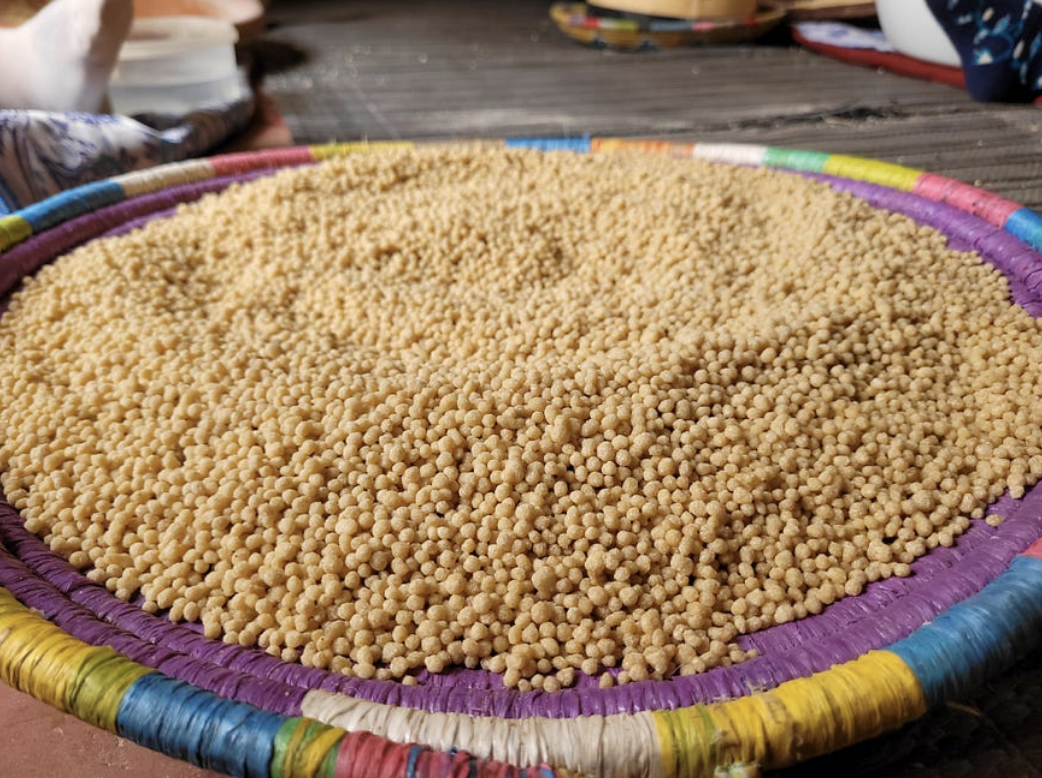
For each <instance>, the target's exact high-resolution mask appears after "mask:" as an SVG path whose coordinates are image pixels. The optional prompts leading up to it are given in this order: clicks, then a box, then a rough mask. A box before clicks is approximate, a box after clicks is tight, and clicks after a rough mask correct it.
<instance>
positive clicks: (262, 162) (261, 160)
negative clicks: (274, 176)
mask: <svg viewBox="0 0 1042 778" xmlns="http://www.w3.org/2000/svg"><path fill="white" fill-rule="evenodd" d="M313 161H314V157H313V156H312V155H311V149H309V148H307V147H306V146H297V147H293V148H288V149H272V150H270V151H249V152H242V153H239V154H222V155H221V156H219V157H211V158H210V160H209V162H210V164H211V165H213V169H214V172H215V173H216V174H217V175H218V176H228V175H235V174H238V173H248V172H250V171H251V170H260V169H262V168H273V167H286V166H289V165H299V164H304V163H307V162H313Z"/></svg>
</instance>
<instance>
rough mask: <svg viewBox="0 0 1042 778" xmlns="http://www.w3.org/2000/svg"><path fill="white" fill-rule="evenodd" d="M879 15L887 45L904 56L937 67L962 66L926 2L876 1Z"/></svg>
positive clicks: (903, 0)
mask: <svg viewBox="0 0 1042 778" xmlns="http://www.w3.org/2000/svg"><path fill="white" fill-rule="evenodd" d="M876 15H877V16H878V17H879V26H880V27H881V28H882V29H883V34H884V35H885V36H886V39H887V41H889V43H890V45H891V46H893V47H894V49H896V50H897V51H898V52H900V53H901V54H904V55H906V56H909V57H915V58H916V59H921V60H924V61H925V62H933V63H934V64H937V65H949V66H951V67H961V66H962V63H961V62H960V60H959V53H958V52H957V51H956V50H955V46H953V45H952V42H951V40H949V39H948V35H947V34H946V33H945V32H944V28H943V27H941V25H940V24H939V23H938V22H937V20H936V19H935V18H934V15H933V13H932V12H931V11H930V9H929V7H928V6H927V5H926V0H876Z"/></svg>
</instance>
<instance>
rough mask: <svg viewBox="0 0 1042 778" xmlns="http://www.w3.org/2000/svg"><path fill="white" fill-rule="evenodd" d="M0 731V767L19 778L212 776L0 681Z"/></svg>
mask: <svg viewBox="0 0 1042 778" xmlns="http://www.w3.org/2000/svg"><path fill="white" fill-rule="evenodd" d="M0 732H2V733H3V737H2V739H0V764H2V765H3V768H0V771H2V772H3V773H4V774H5V775H6V774H10V775H18V776H20V778H44V776H46V778H63V777H64V776H72V775H75V776H77V778H112V777H113V776H121V775H123V776H134V777H135V778H138V777H139V776H140V777H141V778H144V777H145V776H148V778H217V775H218V774H217V773H213V772H209V771H207V770H200V769H199V768H196V767H193V766H191V765H189V764H186V763H183V762H178V761H176V760H174V759H170V758H169V757H166V756H163V755H162V754H158V753H155V752H154V751H149V750H148V749H146V748H142V747H141V746H138V745H135V744H134V743H131V742H130V741H128V740H124V739H123V738H119V737H114V736H113V735H111V734H109V733H107V732H103V731H102V730H100V729H96V728H94V727H92V726H90V725H89V724H84V723H83V722H81V721H79V720H78V719H75V718H73V717H72V716H68V715H66V714H64V713H62V712H61V711H58V710H56V709H54V708H52V707H50V706H49V705H45V704H43V703H41V702H37V701H36V700H34V699H33V698H32V697H28V696H27V695H25V694H22V693H20V692H17V691H15V690H13V689H11V688H10V687H8V686H6V685H4V684H2V683H0ZM9 771H10V772H9Z"/></svg>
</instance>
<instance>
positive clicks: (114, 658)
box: [0, 588, 152, 732]
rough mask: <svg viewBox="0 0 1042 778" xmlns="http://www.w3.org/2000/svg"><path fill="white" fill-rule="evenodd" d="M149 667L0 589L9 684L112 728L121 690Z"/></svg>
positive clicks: (0, 645)
mask: <svg viewBox="0 0 1042 778" xmlns="http://www.w3.org/2000/svg"><path fill="white" fill-rule="evenodd" d="M150 672H152V671H151V670H149V669H148V668H147V667H144V666H142V665H139V664H137V663H136V662H132V661H131V660H129V659H127V658H126V657H125V656H123V655H121V654H119V653H117V652H116V651H115V650H113V649H112V648H109V647H108V646H100V647H95V646H90V645H87V644H86V643H83V642H82V641H80V640H78V639H76V638H74V637H71V636H70V635H68V634H66V633H65V632H63V631H62V630H61V629H60V628H59V627H56V626H55V625H54V624H51V623H50V622H49V621H47V620H46V619H44V618H42V617H41V616H39V615H38V614H36V613H34V612H33V611H31V610H30V609H28V608H26V607H25V606H24V605H22V604H21V603H20V602H18V600H17V599H15V597H14V595H12V594H11V593H10V592H8V591H7V590H6V589H2V588H0V680H2V681H4V682H5V683H7V684H8V685H9V686H13V687H14V688H16V689H19V690H20V691H23V692H25V693H26V694H28V695H30V696H31V697H35V698H36V699H38V700H40V701H41V702H46V703H47V704H48V705H51V706H53V707H55V708H58V709H59V710H62V711H66V712H68V713H71V714H73V715H74V716H76V717H77V718H79V719H82V720H84V721H87V722H89V723H91V724H93V725H94V726H96V727H101V728H102V729H107V730H108V731H110V732H115V731H116V715H117V713H118V712H119V705H120V702H121V701H122V699H123V695H124V694H126V692H127V690H128V689H129V688H130V687H131V686H132V685H133V684H134V682H135V681H137V679H138V678H140V677H141V676H143V675H146V674H147V673H150Z"/></svg>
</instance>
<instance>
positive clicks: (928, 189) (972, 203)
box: [912, 173, 1022, 227]
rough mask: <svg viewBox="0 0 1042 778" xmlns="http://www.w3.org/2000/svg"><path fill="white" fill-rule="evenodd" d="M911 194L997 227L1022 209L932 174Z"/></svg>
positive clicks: (1008, 201)
mask: <svg viewBox="0 0 1042 778" xmlns="http://www.w3.org/2000/svg"><path fill="white" fill-rule="evenodd" d="M912 191H913V192H914V193H915V194H917V195H919V196H920V197H925V198H927V199H928V200H935V201H937V202H941V203H948V204H949V205H953V206H955V207H956V208H958V209H960V210H962V211H966V212H968V213H972V214H973V215H974V216H979V217H980V218H982V219H984V220H986V221H988V222H990V223H991V224H994V225H995V226H997V227H1002V226H1004V225H1005V224H1006V220H1007V219H1008V218H1009V217H1010V214H1012V213H1013V212H1014V211H1019V210H1020V209H1021V207H1022V206H1020V205H1017V204H1016V203H1014V202H1012V201H1011V200H1007V199H1006V198H1004V197H999V196H998V195H997V194H993V193H991V192H985V191H984V190H983V189H978V188H977V187H975V186H970V185H969V184H964V183H962V182H961V181H955V180H954V179H951V178H945V177H944V176H938V175H936V174H934V173H924V174H923V175H921V176H920V177H919V180H918V181H916V184H915V187H914V188H913V190H912Z"/></svg>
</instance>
